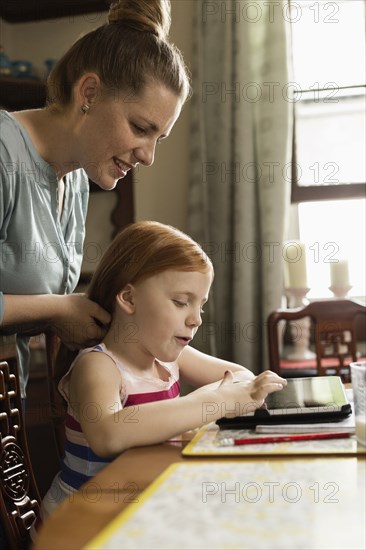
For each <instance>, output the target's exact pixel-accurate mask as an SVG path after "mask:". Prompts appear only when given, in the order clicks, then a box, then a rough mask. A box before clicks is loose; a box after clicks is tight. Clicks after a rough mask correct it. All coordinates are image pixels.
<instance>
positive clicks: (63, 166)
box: [0, 0, 189, 396]
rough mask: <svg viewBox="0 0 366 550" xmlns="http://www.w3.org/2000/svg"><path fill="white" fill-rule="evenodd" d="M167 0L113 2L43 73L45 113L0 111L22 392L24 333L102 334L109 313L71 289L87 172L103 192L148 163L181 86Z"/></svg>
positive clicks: (85, 337)
mask: <svg viewBox="0 0 366 550" xmlns="http://www.w3.org/2000/svg"><path fill="white" fill-rule="evenodd" d="M169 27H170V3H169V1H167V0H121V1H119V2H116V3H115V4H113V5H112V6H111V9H110V12H109V18H108V23H107V24H106V25H103V26H102V27H99V28H98V29H96V30H94V31H92V32H90V33H88V34H87V35H85V36H84V37H82V38H81V39H79V40H78V41H77V42H76V43H75V44H74V45H73V46H72V47H71V48H70V50H69V51H67V52H66V54H65V55H64V56H63V57H62V59H61V60H60V61H59V63H58V64H57V65H56V66H55V68H54V70H53V71H52V73H51V75H50V77H49V80H48V98H49V100H48V104H47V106H46V107H45V108H44V109H39V110H29V111H21V112H16V113H11V114H10V113H7V112H5V111H2V112H1V114H0V146H1V150H0V159H1V165H0V174H1V181H0V246H1V254H0V268H1V277H0V330H2V331H4V332H8V333H10V332H15V333H17V347H18V353H19V363H20V378H21V391H22V395H23V396H24V395H25V387H26V381H27V377H28V368H29V366H28V365H29V351H28V341H29V334H32V333H37V332H41V331H43V330H45V329H46V328H51V329H52V330H53V331H54V332H55V333H56V334H58V335H59V336H60V338H61V339H62V341H63V342H64V343H65V344H66V345H67V346H68V347H70V348H73V349H77V348H80V347H84V346H87V345H93V344H94V343H96V342H98V341H100V340H101V338H102V337H103V336H104V334H105V331H106V328H107V326H108V324H109V322H110V315H109V313H107V312H106V311H105V310H104V309H103V308H102V307H101V306H99V305H97V304H96V303H94V302H92V301H91V300H89V299H87V298H86V297H84V296H80V295H75V294H74V295H71V293H72V292H73V290H74V288H75V286H76V284H77V281H78V278H79V273H80V266H81V261H82V248H83V241H84V234H85V217H86V211H87V203H88V190H89V186H88V178H90V179H91V180H93V181H94V182H95V183H96V184H97V185H99V187H101V188H102V189H106V190H110V189H113V188H114V187H115V185H116V183H117V181H118V180H119V179H121V178H124V177H125V176H126V174H127V172H128V171H129V170H130V169H131V168H133V167H135V166H137V165H138V164H139V163H141V164H143V165H145V166H150V165H151V164H152V163H153V161H154V152H155V147H156V144H157V143H158V142H159V141H160V140H162V139H164V138H165V137H167V136H168V135H169V133H170V132H171V130H172V127H173V125H174V123H175V121H176V120H177V118H178V116H179V114H180V111H181V108H182V105H183V103H184V102H185V100H186V99H187V97H188V94H189V79H188V76H187V72H186V69H185V66H184V62H183V59H182V56H181V54H180V52H179V51H178V50H177V48H176V47H175V46H173V45H172V44H170V43H169V42H168V41H167V32H168V30H169Z"/></svg>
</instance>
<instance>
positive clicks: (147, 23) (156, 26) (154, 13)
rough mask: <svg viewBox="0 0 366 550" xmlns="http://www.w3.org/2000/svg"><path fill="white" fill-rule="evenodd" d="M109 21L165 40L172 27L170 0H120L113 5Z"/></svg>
mask: <svg viewBox="0 0 366 550" xmlns="http://www.w3.org/2000/svg"><path fill="white" fill-rule="evenodd" d="M108 21H109V23H111V24H113V23H120V24H123V25H126V26H127V27H130V28H131V29H134V30H137V31H141V32H151V33H152V34H155V35H156V36H158V37H159V38H161V39H162V40H164V39H166V38H167V36H168V34H169V29H170V22H171V19H170V0H119V1H117V2H114V3H113V4H112V5H111V7H110V10H109V14H108Z"/></svg>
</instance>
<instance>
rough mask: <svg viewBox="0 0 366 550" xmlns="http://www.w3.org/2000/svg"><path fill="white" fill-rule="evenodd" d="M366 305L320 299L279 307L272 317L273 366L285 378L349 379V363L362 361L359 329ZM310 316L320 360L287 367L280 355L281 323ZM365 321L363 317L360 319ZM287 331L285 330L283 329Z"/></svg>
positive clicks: (312, 335) (271, 364) (270, 356)
mask: <svg viewBox="0 0 366 550" xmlns="http://www.w3.org/2000/svg"><path fill="white" fill-rule="evenodd" d="M365 313H366V307H365V306H363V305H362V304H360V303H358V302H355V301H352V300H317V301H314V302H311V303H310V304H308V305H306V306H304V307H301V308H296V309H279V310H276V311H274V312H272V313H271V314H270V315H269V317H268V324H267V329H268V345H269V361H270V368H271V370H273V371H274V372H277V373H278V374H280V375H281V376H284V377H293V376H314V375H317V376H321V375H325V374H335V375H338V376H342V378H343V380H344V381H349V379H350V373H349V364H350V363H351V362H352V361H357V360H358V355H357V330H359V327H358V325H357V323H359V319H360V317H361V316H362V317H363V318H365ZM304 318H310V320H311V322H312V330H311V338H312V339H313V346H314V351H315V354H316V359H315V360H314V361H311V360H309V361H303V362H302V367H303V368H301V369H298V368H289V366H288V368H284V363H286V362H285V361H283V360H282V361H281V357H280V349H281V342H280V339H281V337H280V330H279V326H280V325H279V323H280V322H282V323H283V322H296V321H298V320H300V319H304ZM360 320H361V319H360ZM281 332H283V331H281ZM363 334H364V335H365V334H366V331H365V330H364V331H363Z"/></svg>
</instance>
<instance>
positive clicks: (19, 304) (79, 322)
mask: <svg viewBox="0 0 366 550" xmlns="http://www.w3.org/2000/svg"><path fill="white" fill-rule="evenodd" d="M3 302H4V315H3V319H2V320H1V322H0V329H1V330H4V331H5V332H10V331H13V332H27V331H28V329H29V328H30V329H31V330H33V332H34V330H35V327H37V325H39V327H40V330H39V332H41V331H42V330H46V329H47V328H50V329H51V330H53V331H54V332H55V333H56V334H57V335H58V336H59V337H60V338H61V340H62V341H63V342H64V343H65V345H67V346H68V347H70V348H71V349H77V348H80V347H84V346H88V345H93V344H95V343H97V342H100V340H101V339H102V338H103V336H104V334H105V328H104V327H105V326H106V325H108V324H109V322H110V315H109V313H107V312H106V311H105V310H104V309H103V308H102V307H100V306H99V305H98V304H96V303H95V302H93V301H91V300H89V299H88V298H87V297H86V296H83V295H81V294H70V295H57V294H42V295H32V296H24V295H9V294H4V295H3Z"/></svg>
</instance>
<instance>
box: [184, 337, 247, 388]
mask: <svg viewBox="0 0 366 550" xmlns="http://www.w3.org/2000/svg"><path fill="white" fill-rule="evenodd" d="M177 363H178V365H179V371H180V374H181V376H182V378H184V380H185V381H186V382H188V384H190V385H191V386H193V387H196V388H197V387H200V386H203V385H206V384H211V383H212V382H217V381H218V380H222V379H223V377H224V374H225V371H227V370H231V372H232V373H234V379H235V380H242V381H249V380H253V379H254V378H255V376H254V374H253V373H252V372H251V371H250V370H248V369H246V368H245V367H242V366H241V365H238V364H236V363H231V362H230V361H225V360H224V359H219V358H217V357H212V356H211V355H207V354H206V353H202V352H201V351H198V350H196V349H194V348H192V347H191V346H187V347H186V348H185V349H184V350H183V352H182V353H181V354H180V356H179V358H178V361H177Z"/></svg>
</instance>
